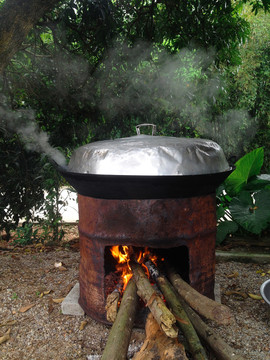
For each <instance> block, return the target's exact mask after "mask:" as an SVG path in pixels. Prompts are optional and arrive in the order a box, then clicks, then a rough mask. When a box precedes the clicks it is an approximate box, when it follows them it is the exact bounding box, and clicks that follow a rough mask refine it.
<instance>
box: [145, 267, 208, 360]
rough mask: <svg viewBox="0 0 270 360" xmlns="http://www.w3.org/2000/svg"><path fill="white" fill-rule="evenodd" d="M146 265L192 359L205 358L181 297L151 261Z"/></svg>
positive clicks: (204, 359) (201, 359) (202, 359)
mask: <svg viewBox="0 0 270 360" xmlns="http://www.w3.org/2000/svg"><path fill="white" fill-rule="evenodd" d="M146 266H147V267H148V269H149V271H150V274H151V276H152V277H153V278H154V280H155V281H156V283H157V284H158V287H159V288H160V290H161V292H162V293H163V295H164V297H165V299H166V302H167V303H168V305H169V306H170V308H171V311H172V313H173V314H174V316H175V317H176V321H177V324H178V326H179V328H180V329H181V331H182V333H183V335H184V337H185V339H186V342H187V344H188V349H189V351H190V352H191V354H192V355H193V359H194V360H206V359H207V355H206V353H205V350H204V348H203V346H202V344H201V342H200V339H199V337H198V335H197V333H196V331H195V329H194V327H193V325H192V323H191V322H190V320H189V317H188V316H187V314H186V312H185V310H184V309H183V306H182V302H181V299H179V297H178V296H177V294H176V292H175V291H174V288H173V286H172V285H171V284H170V282H169V281H168V280H167V279H166V277H165V276H163V275H161V274H160V272H159V270H158V269H157V268H156V266H155V265H154V264H153V263H152V262H151V261H147V262H146Z"/></svg>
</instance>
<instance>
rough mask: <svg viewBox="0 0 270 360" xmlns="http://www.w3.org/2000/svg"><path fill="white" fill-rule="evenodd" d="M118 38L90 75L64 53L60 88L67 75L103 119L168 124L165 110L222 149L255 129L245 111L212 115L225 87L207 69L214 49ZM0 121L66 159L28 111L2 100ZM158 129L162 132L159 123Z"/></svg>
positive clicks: (32, 144) (235, 147)
mask: <svg viewBox="0 0 270 360" xmlns="http://www.w3.org/2000/svg"><path fill="white" fill-rule="evenodd" d="M119 43H120V42H118V43H117V42H116V43H115V44H114V46H113V47H112V49H111V50H109V51H108V53H107V54H106V56H105V57H104V61H103V62H102V64H101V65H100V67H99V68H98V69H97V70H96V72H95V73H94V74H92V75H90V74H89V68H88V65H87V63H86V61H82V60H80V59H78V58H74V59H73V61H70V59H69V60H66V63H65V60H64V58H63V59H62V60H63V61H61V69H59V74H60V73H61V76H60V75H59V76H58V78H57V79H56V80H55V81H56V86H57V88H58V89H59V91H60V89H62V90H61V91H62V93H61V94H62V95H63V96H64V93H63V91H64V89H65V88H66V83H69V81H68V79H70V80H71V81H70V82H71V83H72V84H73V86H74V88H76V89H78V91H77V92H76V98H74V101H77V102H79V101H82V102H85V101H87V102H88V103H91V104H93V106H99V108H100V110H101V112H102V113H103V114H104V115H105V120H106V121H112V122H113V123H114V122H115V123H116V124H117V123H118V121H117V119H118V118H119V117H121V118H122V119H125V117H127V116H129V119H130V117H133V118H134V119H139V121H142V120H145V121H147V122H153V123H155V122H156V121H158V122H159V123H161V122H163V123H164V126H166V125H167V130H170V128H169V127H168V124H166V118H167V116H170V118H171V119H172V118H174V119H177V121H178V122H179V124H180V125H185V126H190V127H192V128H193V129H195V130H196V131H197V133H198V134H199V135H200V136H201V137H206V138H211V139H213V140H215V141H217V142H218V143H219V145H221V147H222V148H223V150H224V151H225V153H226V154H228V153H230V154H235V155H237V153H238V151H241V149H242V148H243V142H244V141H245V139H247V135H246V134H247V131H248V140H250V139H251V137H252V136H253V135H255V131H256V126H255V123H254V120H253V119H251V118H250V117H249V116H248V113H247V111H244V110H229V111H228V112H227V113H226V114H222V115H219V114H217V115H215V117H213V106H214V105H215V103H216V101H217V99H218V97H219V94H220V93H222V92H224V91H225V85H224V84H223V83H222V81H221V77H220V76H219V74H218V73H217V72H213V71H208V70H207V69H209V67H211V66H212V69H213V68H214V52H213V51H208V52H204V51H202V50H198V49H196V50H195V49H192V50H190V49H182V50H180V51H179V53H177V54H175V55H169V54H168V53H167V52H166V51H165V50H160V49H158V48H155V47H154V46H153V45H150V44H145V43H142V42H141V43H137V45H136V46H134V47H132V48H130V47H128V46H127V45H123V44H122V43H121V45H117V44H119ZM68 61H69V62H68ZM87 74H88V75H87ZM87 76H88V81H86V79H87ZM94 89H95V90H94ZM78 106H79V105H78ZM211 117H212V118H211ZM161 119H162V121H160V120H161ZM163 119H164V120H163ZM209 119H211V120H210V121H209ZM0 126H2V127H4V128H6V129H10V130H12V131H15V132H17V133H18V134H19V135H20V137H21V139H22V140H23V141H24V142H25V144H26V147H27V148H28V149H31V150H34V151H38V152H41V153H44V154H46V155H47V156H49V157H50V158H51V159H52V160H54V161H55V162H56V163H57V164H58V165H60V166H65V165H66V160H65V157H64V156H63V154H62V153H61V152H60V151H59V150H57V149H55V148H53V147H52V146H51V145H50V144H49V137H48V135H47V134H46V133H45V132H44V131H42V130H40V129H39V128H38V125H37V124H36V122H35V113H34V112H33V111H31V110H18V111H16V112H14V111H11V110H9V109H7V107H5V106H2V107H0ZM78 126H79V125H78ZM159 131H160V133H161V134H164V132H163V129H159ZM164 131H165V130H164ZM86 136H87V134H86Z"/></svg>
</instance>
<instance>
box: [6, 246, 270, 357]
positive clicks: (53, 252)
mask: <svg viewBox="0 0 270 360" xmlns="http://www.w3.org/2000/svg"><path fill="white" fill-rule="evenodd" d="M59 262H61V263H62V266H58V267H56V266H55V265H56V263H59ZM58 265H59V264H58ZM78 265H79V252H78V250H77V249H76V251H75V250H74V249H71V248H70V249H66V250H64V249H63V248H58V249H57V248H54V249H48V248H44V247H42V246H40V248H37V247H32V248H31V247H30V248H29V247H28V248H25V249H20V251H18V250H16V249H13V250H12V251H0V304H1V306H0V342H1V337H2V336H4V335H5V334H7V333H8V332H9V335H7V337H9V339H8V340H7V341H5V342H3V343H2V344H0V358H1V359H3V360H9V359H20V360H24V359H25V360H47V359H48V360H52V359H54V360H60V359H61V360H70V359H78V360H80V359H84V360H97V359H100V355H101V354H102V351H103V349H104V347H105V344H106V339H107V336H108V333H109V330H110V328H109V327H107V326H105V325H103V324H99V323H97V322H96V321H94V320H92V319H91V318H90V317H88V316H78V317H75V316H67V315H63V314H61V303H60V302H61V299H62V298H63V297H65V296H66V295H67V294H68V292H69V291H70V289H71V288H72V287H73V286H74V284H75V283H76V282H77V281H78ZM269 271H270V264H268V265H259V264H243V263H238V262H222V261H221V262H218V263H217V269H216V282H217V283H218V284H219V286H220V290H221V301H222V303H224V304H226V305H228V306H229V307H230V308H231V309H232V311H233V313H234V315H235V322H234V323H233V324H232V325H230V326H215V325H214V324H213V323H210V325H211V326H213V327H214V328H215V329H216V332H217V333H218V334H220V335H221V336H222V337H223V339H224V340H225V341H226V342H227V343H228V344H229V345H231V346H232V347H233V348H234V349H235V352H236V353H239V354H242V355H244V356H245V358H246V359H247V360H270V341H269V326H270V307H269V306H268V305H267V304H266V303H265V302H264V301H263V300H255V299H252V298H251V297H249V296H248V295H247V294H248V293H251V294H255V295H259V288H260V285H261V284H262V283H263V282H264V281H265V280H266V279H267V278H270V273H267V272H269ZM264 274H265V275H264ZM263 275H264V276H263ZM233 292H236V293H233ZM82 322H83V325H85V327H84V328H82V327H81V326H82ZM143 339H144V331H143V330H134V331H133V334H132V339H131V345H132V346H131V347H130V350H131V352H130V356H129V357H130V358H132V351H133V352H134V351H135V350H138V348H139V346H140V345H141V344H142V342H143ZM212 359H213V358H212Z"/></svg>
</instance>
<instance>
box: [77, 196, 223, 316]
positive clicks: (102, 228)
mask: <svg viewBox="0 0 270 360" xmlns="http://www.w3.org/2000/svg"><path fill="white" fill-rule="evenodd" d="M78 201H79V234H80V254H81V259H80V271H79V282H80V298H79V303H80V305H81V306H82V308H83V309H84V310H85V312H86V313H87V314H88V315H90V316H91V317H92V318H94V319H96V320H99V321H102V322H106V313H105V301H106V299H105V290H104V287H105V286H104V280H105V270H104V251H105V247H106V246H112V245H133V246H139V247H141V246H143V247H145V246H148V247H152V248H174V247H178V246H183V245H184V246H186V247H187V248H188V252H189V280H190V284H191V285H192V286H193V287H194V288H195V289H197V290H198V291H199V292H201V293H202V294H205V295H206V296H209V297H213V291H214V275H215V237H216V197H215V194H209V195H204V196H196V197H191V198H181V199H155V200H106V199H94V198H91V197H85V196H81V195H79V199H78Z"/></svg>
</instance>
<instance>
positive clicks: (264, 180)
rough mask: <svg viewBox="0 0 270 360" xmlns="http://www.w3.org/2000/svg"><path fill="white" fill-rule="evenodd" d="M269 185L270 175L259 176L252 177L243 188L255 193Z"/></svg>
mask: <svg viewBox="0 0 270 360" xmlns="http://www.w3.org/2000/svg"><path fill="white" fill-rule="evenodd" d="M269 185H270V175H269V174H261V175H258V176H255V177H253V178H252V179H251V180H250V181H249V182H248V183H247V185H246V186H245V187H244V189H245V190H250V191H253V192H254V191H256V190H261V189H264V188H265V187H266V186H269Z"/></svg>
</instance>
